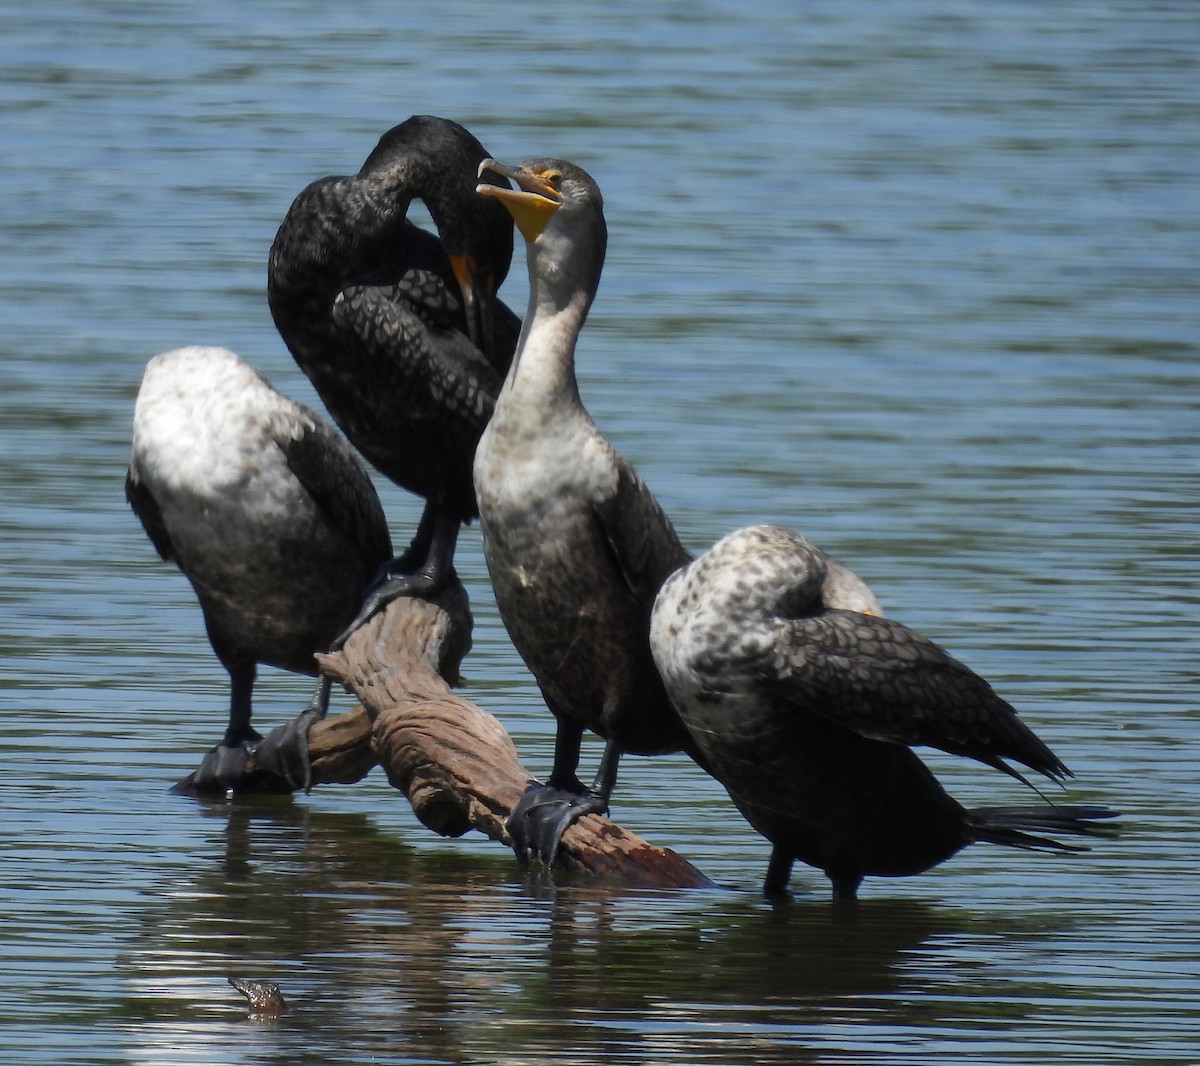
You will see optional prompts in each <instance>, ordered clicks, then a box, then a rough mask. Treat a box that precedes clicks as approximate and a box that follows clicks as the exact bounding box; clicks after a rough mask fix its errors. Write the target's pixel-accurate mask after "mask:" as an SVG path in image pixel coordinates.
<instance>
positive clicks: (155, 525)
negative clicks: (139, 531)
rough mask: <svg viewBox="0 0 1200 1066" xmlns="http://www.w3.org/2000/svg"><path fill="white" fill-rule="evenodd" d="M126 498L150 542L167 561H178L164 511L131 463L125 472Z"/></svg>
mask: <svg viewBox="0 0 1200 1066" xmlns="http://www.w3.org/2000/svg"><path fill="white" fill-rule="evenodd" d="M125 499H126V500H127V501H128V503H129V506H130V507H132V508H133V513H134V514H135V515H137V516H138V519H139V521H140V522H141V523H142V528H143V529H144V530H145V531H146V536H148V537H149V538H150V543H151V544H153V545H154V548H155V550H156V551H157V552H158V554H159V555H160V556H161V557H162V559H163V560H164V561H165V562H168V563H173V562H177V558H176V555H175V545H173V544H172V543H171V536H170V534H169V533H168V532H167V524H166V523H165V522H164V521H163V517H162V512H161V511H160V510H159V509H158V501H157V500H156V499H155V498H154V497H153V496H152V495H151V493H150V490H149V489H148V488H146V486H145V484H144V483H143V481H142V479H141V477H140V476H139V474H138V470H137V467H136V466H135V465H134V464H132V463H131V464H130V466H129V470H128V471H127V472H126V474H125Z"/></svg>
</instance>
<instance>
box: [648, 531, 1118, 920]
mask: <svg viewBox="0 0 1200 1066" xmlns="http://www.w3.org/2000/svg"><path fill="white" fill-rule="evenodd" d="M863 590H866V592H865V597H864V594H863ZM866 597H870V592H869V590H868V589H867V587H866V585H865V584H863V583H862V582H861V581H860V580H859V579H858V578H856V577H855V576H854V575H853V574H852V573H850V571H848V570H846V569H845V567H843V566H841V565H840V564H836V563H834V562H833V561H832V560H831V559H830V558H829V557H828V556H827V555H825V553H824V552H822V551H821V550H820V549H818V548H816V547H815V546H814V545H813V544H811V543H810V542H809V541H808V540H807V539H805V538H804V537H802V536H800V535H799V534H797V533H793V532H791V531H789V530H786V529H781V528H780V527H778V526H768V525H761V526H751V527H748V528H746V529H742V530H738V531H737V532H735V533H731V534H729V535H728V536H727V537H725V538H723V539H722V540H720V541H718V542H717V544H716V545H715V546H714V547H713V548H712V549H711V550H710V551H709V552H708V553H707V554H705V555H703V556H701V557H700V558H699V559H698V560H697V561H696V562H694V563H692V564H691V565H690V566H688V567H686V568H685V569H683V570H681V571H680V572H679V573H677V574H675V575H673V576H672V577H671V578H670V579H668V580H667V581H666V583H665V584H664V585H663V588H662V591H661V592H660V593H659V595H658V600H657V602H656V603H655V606H654V614H653V620H652V623H651V630H650V643H651V646H652V648H653V651H654V658H655V661H656V662H657V664H658V668H659V670H660V672H661V673H662V676H663V679H664V680H665V682H666V685H667V690H668V692H669V693H670V695H671V698H672V700H673V701H674V703H675V706H676V707H677V708H678V711H679V714H680V716H681V717H682V718H683V721H684V723H685V724H686V726H687V728H688V730H689V731H690V733H691V735H692V737H693V738H694V740H695V743H696V745H697V746H698V747H699V748H700V751H701V753H702V755H703V757H704V760H705V764H706V768H707V769H708V770H709V772H710V773H712V774H713V775H714V776H715V777H716V778H717V779H718V780H719V781H721V783H722V784H724V786H725V788H726V789H727V791H728V792H729V795H730V797H731V798H732V799H733V801H734V803H735V804H736V805H737V807H738V809H739V810H740V811H741V812H742V814H743V815H745V817H746V819H747V820H748V821H749V822H750V824H751V825H752V826H753V827H754V828H755V829H757V830H758V831H759V832H760V833H762V835H763V836H765V837H766V838H767V839H768V840H770V841H771V843H772V845H773V848H772V852H771V861H770V864H769V867H768V871H767V877H766V882H765V884H764V891H765V892H766V894H767V895H779V894H782V893H784V892H785V890H786V888H787V883H788V878H789V875H790V873H791V868H792V863H793V861H794V860H795V859H799V860H800V861H802V862H805V863H808V864H809V865H811V866H815V867H817V868H819V869H821V870H824V871H825V873H826V874H827V875H828V877H829V878H830V880H831V881H832V882H833V892H834V896H835V897H836V898H847V899H852V898H854V896H855V894H856V892H857V889H858V886H859V883H860V882H861V881H862V879H863V877H866V876H896V875H903V874H916V873H921V872H922V871H924V870H927V869H929V868H930V867H931V866H935V865H936V864H937V863H940V862H942V861H943V860H945V859H948V858H949V857H950V856H951V855H953V854H954V853H955V852H957V851H958V850H959V849H960V848H963V847H965V846H966V845H967V844H971V843H974V842H975V841H991V842H992V843H996V844H1008V845H1012V846H1014V847H1019V848H1030V849H1043V850H1058V851H1071V850H1084V849H1081V848H1080V847H1079V846H1077V845H1066V844H1061V843H1059V842H1058V841H1056V840H1053V839H1050V838H1048V837H1047V836H1044V835H1042V834H1046V833H1053V834H1061V833H1068V834H1076V835H1087V834H1093V833H1097V832H1100V831H1101V827H1100V826H1099V825H1097V819H1103V818H1108V817H1112V816H1113V815H1114V813H1115V812H1112V811H1110V810H1108V809H1107V808H1104V807H1094V806H1054V805H1051V804H1045V805H1042V806H1028V807H980V808H975V809H973V810H968V809H966V808H964V807H963V806H962V805H961V804H959V803H958V802H957V801H956V800H954V799H953V798H952V797H951V796H950V795H948V794H947V793H946V792H945V790H944V789H943V788H942V786H941V785H940V784H939V783H938V781H937V779H936V778H935V777H934V776H933V774H932V773H931V772H930V771H929V769H928V768H927V767H926V765H925V764H924V763H923V762H922V761H921V760H920V759H919V758H918V757H917V755H916V754H915V753H914V752H913V751H912V749H911V748H910V747H909V745H914V744H926V745H930V746H931V747H935V748H940V749H942V750H943V751H947V752H950V753H952V754H955V755H965V756H967V757H969V758H972V759H977V760H979V761H980V762H982V763H985V764H987V765H988V766H992V767H995V768H996V769H999V770H1003V771H1005V772H1007V773H1009V774H1012V775H1013V776H1016V777H1018V778H1021V775H1020V774H1019V773H1018V772H1017V771H1016V770H1014V769H1013V768H1012V767H1010V766H1009V765H1008V764H1007V763H1006V762H1005V761H1004V760H1005V759H1012V760H1014V761H1016V762H1018V763H1021V764H1023V765H1025V766H1027V767H1029V768H1030V769H1032V770H1036V771H1037V772H1039V773H1041V774H1044V775H1046V776H1047V777H1048V778H1050V779H1052V780H1055V781H1061V780H1062V779H1064V778H1066V777H1068V776H1070V773H1069V771H1068V770H1067V768H1066V766H1064V765H1063V763H1062V762H1061V761H1060V760H1059V759H1058V757H1057V756H1056V755H1054V753H1053V752H1051V751H1050V749H1049V748H1048V747H1047V746H1046V745H1045V744H1044V743H1043V742H1042V741H1041V740H1039V739H1038V738H1037V737H1036V736H1035V735H1034V733H1033V732H1032V730H1030V729H1029V727H1028V726H1026V725H1025V723H1024V722H1022V721H1021V719H1020V718H1018V717H1017V713H1016V711H1014V710H1013V708H1012V707H1011V706H1010V705H1009V704H1008V703H1006V702H1005V701H1004V700H1003V699H1001V698H1000V697H999V696H998V695H997V694H996V693H995V692H994V691H993V690H992V688H991V687H990V686H989V685H988V683H987V682H986V681H984V680H983V678H981V677H979V675H977V674H975V673H974V672H973V671H971V670H970V669H968V668H967V667H966V666H964V665H962V663H960V662H958V661H957V660H955V659H953V658H951V657H950V656H949V655H948V654H947V653H946V652H945V651H943V650H942V649H941V648H939V647H938V646H937V645H935V644H933V643H932V642H930V641H929V640H927V639H925V638H924V637H923V636H921V635H920V634H919V633H916V632H914V631H913V630H911V629H908V628H906V627H905V626H903V625H901V624H900V623H899V622H895V621H892V620H890V619H887V618H883V617H880V616H879V615H878V614H877V613H876V614H864V613H859V612H861V611H864V610H873V608H872V606H871V602H870V600H869V599H867V598H866ZM872 599H873V598H872ZM1021 779H1022V780H1023V778H1021Z"/></svg>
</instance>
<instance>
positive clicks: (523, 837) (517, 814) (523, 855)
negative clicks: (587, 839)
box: [506, 782, 608, 870]
mask: <svg viewBox="0 0 1200 1066" xmlns="http://www.w3.org/2000/svg"><path fill="white" fill-rule="evenodd" d="M593 813H594V814H607V813H608V804H607V803H606V802H605V801H604V800H603V799H602V798H601V797H599V796H597V795H594V794H593V793H591V792H570V791H567V790H566V789H561V788H554V787H553V786H552V785H542V784H538V783H536V782H532V783H530V785H529V787H528V788H526V789H525V792H524V793H523V794H522V796H521V798H520V799H519V800H518V801H517V805H516V806H515V807H514V808H513V809H512V813H511V814H510V815H509V816H508V822H507V823H506V828H507V829H508V836H509V839H510V840H511V841H512V848H513V851H514V852H515V853H516V856H517V861H518V862H519V863H521V864H522V865H528V864H529V863H530V862H540V863H542V864H543V865H544V866H545V867H546V869H547V870H552V869H553V868H554V865H555V863H556V862H557V861H558V853H559V845H560V844H561V843H562V837H563V834H564V833H565V832H566V831H567V829H568V827H569V826H570V825H571V824H572V823H573V822H576V821H578V820H579V819H580V818H582V817H583V816H584V815H585V814H593Z"/></svg>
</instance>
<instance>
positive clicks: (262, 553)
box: [125, 347, 392, 791]
mask: <svg viewBox="0 0 1200 1066" xmlns="http://www.w3.org/2000/svg"><path fill="white" fill-rule="evenodd" d="M125 496H126V498H127V499H128V501H129V503H130V505H131V506H132V507H133V510H134V512H135V513H136V514H137V516H138V518H139V519H141V522H142V525H143V526H144V527H145V530H146V533H147V534H148V535H149V537H150V540H151V541H152V542H153V544H154V546H155V548H157V549H158V553H159V555H161V556H162V557H163V559H165V560H167V561H168V562H173V563H175V564H176V565H177V566H178V567H179V569H180V570H182V571H183V573H184V574H185V575H186V576H187V578H188V580H189V581H190V582H191V583H192V588H193V589H195V592H196V596H197V597H198V598H199V600H200V607H201V610H202V611H203V612H204V623H205V627H206V628H207V630H208V636H209V640H210V641H211V642H212V646H213V651H215V652H216V654H217V658H219V659H220V660H221V663H222V664H223V665H224V667H225V669H226V670H228V671H229V681H230V698H229V728H228V729H227V730H226V732H225V736H224V738H223V739H222V741H221V743H220V744H219V745H218V746H217V747H216V748H214V749H213V750H212V751H210V752H209V753H208V755H206V756H205V758H204V760H203V762H202V763H201V766H200V769H199V770H198V771H197V772H196V775H195V778H194V780H195V784H196V787H197V788H200V789H202V790H214V789H219V790H221V791H225V790H226V789H229V788H233V787H236V785H237V784H238V783H239V782H240V780H241V778H242V769H243V766H244V764H245V762H246V757H247V755H248V754H249V753H251V752H252V751H253V752H255V753H256V759H257V760H258V761H259V762H260V763H263V764H266V765H268V766H269V767H270V768H272V769H276V771H277V772H279V773H280V774H281V776H285V777H288V778H289V779H291V783H292V784H293V786H296V787H299V786H301V785H303V786H307V785H308V783H309V781H308V754H307V746H306V744H305V737H306V734H307V728H304V729H302V730H300V731H298V732H297V731H287V727H281V730H278V731H276V734H273V735H272V737H269V738H268V739H267V740H266V741H263V740H262V739H261V737H260V736H259V734H258V733H257V732H256V731H255V730H254V728H253V727H252V726H251V724H250V716H251V694H252V690H253V687H254V678H255V671H256V664H257V663H264V664H266V665H269V666H278V667H281V668H283V669H285V670H293V671H296V672H297V673H304V674H310V675H315V674H316V673H317V667H316V662H315V660H314V659H313V653H314V652H317V651H324V650H325V649H326V648H327V647H328V646H329V644H330V642H331V641H332V640H333V639H334V638H335V637H336V636H337V635H338V634H339V633H341V632H342V631H343V629H344V628H345V627H346V625H347V624H348V623H349V622H350V620H351V619H352V618H354V616H355V614H356V613H357V611H358V609H359V606H360V605H361V603H362V599H363V594H364V592H365V590H366V588H367V585H368V583H369V582H370V580H371V578H372V576H373V575H374V574H375V572H376V571H377V570H378V569H379V567H380V566H381V565H383V563H384V562H385V561H386V560H387V559H388V558H390V557H391V553H392V546H391V539H390V537H389V535H388V527H387V522H386V520H385V518H384V514H383V508H382V507H381V506H380V503H379V497H378V496H377V495H376V494H375V489H374V487H373V486H372V484H371V480H370V478H369V477H368V475H367V472H366V470H365V469H364V467H363V465H362V463H361V462H360V461H359V459H358V456H357V455H355V454H354V451H353V449H352V448H351V447H350V446H349V445H348V444H347V443H346V441H345V440H343V439H342V437H341V436H340V435H339V434H338V433H337V432H335V431H334V430H333V429H332V428H331V427H330V426H329V425H328V424H326V423H325V422H323V421H322V420H321V419H320V418H319V417H318V416H317V415H315V414H314V413H313V412H312V411H310V410H308V409H307V408H306V407H304V406H302V405H301V404H298V403H295V402H294V401H292V400H290V399H288V398H287V397H286V396H283V395H281V394H280V393H278V392H276V391H275V389H273V388H272V387H271V386H270V384H268V382H267V381H266V379H265V378H263V377H262V376H260V375H259V374H258V373H257V372H255V371H254V370H253V369H251V368H250V367H249V366H247V365H246V363H244V362H243V361H242V360H241V359H239V358H238V356H236V355H235V354H234V353H233V352H230V351H227V350H225V349H224V348H203V347H187V348H178V349H176V350H174V351H170V352H164V353H163V354H162V355H158V356H155V357H154V358H153V359H151V360H150V362H149V363H148V364H147V366H146V370H145V373H144V375H143V377H142V384H141V388H140V390H139V391H138V397H137V404H136V407H135V409H134V416H133V455H132V459H131V461H130V464H129V472H128V474H127V475H126V479H125ZM329 690H330V682H329V680H328V679H327V678H322V679H321V680H320V681H319V683H318V686H317V691H316V694H315V695H314V697H313V702H312V704H310V707H309V710H308V711H307V712H305V715H303V716H301V717H302V718H303V719H304V721H305V724H306V725H307V724H311V722H312V721H313V720H314V719H315V718H317V717H320V716H321V715H322V714H324V712H325V709H326V707H327V706H328V701H329Z"/></svg>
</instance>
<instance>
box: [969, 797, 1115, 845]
mask: <svg viewBox="0 0 1200 1066" xmlns="http://www.w3.org/2000/svg"><path fill="white" fill-rule="evenodd" d="M1119 816H1120V812H1119V811H1114V810H1110V809H1109V808H1108V807H1093V806H1087V805H1083V806H1081V805H1068V806H1061V807H1055V806H1050V805H1047V806H1044V807H976V808H974V809H973V810H969V811H967V818H968V819H969V821H970V825H971V830H972V832H973V833H974V834H975V839H976V840H987V841H990V842H991V843H993V844H1007V845H1008V846H1009V847H1014V848H1026V849H1028V850H1031V851H1087V850H1088V848H1087V847H1086V846H1085V845H1083V844H1064V843H1062V842H1061V841H1059V840H1055V839H1053V837H1050V836H1042V835H1040V834H1042V833H1053V834H1055V835H1056V836H1057V835H1059V834H1063V833H1067V834H1070V835H1072V836H1093V837H1094V836H1114V835H1115V834H1116V827H1115V826H1112V825H1109V824H1105V823H1106V819H1109V818H1117V817H1119Z"/></svg>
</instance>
